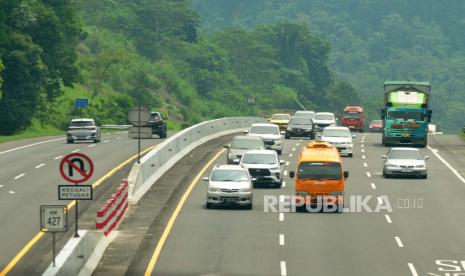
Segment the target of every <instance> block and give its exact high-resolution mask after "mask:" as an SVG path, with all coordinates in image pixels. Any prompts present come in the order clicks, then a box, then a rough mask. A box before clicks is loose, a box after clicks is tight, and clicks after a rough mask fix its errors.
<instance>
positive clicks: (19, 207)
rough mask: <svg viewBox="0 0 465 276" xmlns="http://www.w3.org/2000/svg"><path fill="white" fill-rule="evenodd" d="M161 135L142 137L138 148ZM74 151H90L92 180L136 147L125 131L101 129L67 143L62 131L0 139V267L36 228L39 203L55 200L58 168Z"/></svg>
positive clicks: (12, 256)
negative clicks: (96, 139)
mask: <svg viewBox="0 0 465 276" xmlns="http://www.w3.org/2000/svg"><path fill="white" fill-rule="evenodd" d="M160 141H162V140H161V139H146V140H142V149H146V148H148V147H150V146H153V145H155V144H158V143H159V142H160ZM72 152H79V153H83V154H86V155H88V156H90V157H91V159H92V160H93V162H94V166H95V172H94V175H93V177H92V178H91V179H90V180H89V181H87V183H85V184H92V183H95V181H96V180H98V179H100V178H102V177H103V176H104V175H105V174H107V173H108V172H109V171H111V170H112V169H113V168H115V167H116V166H118V165H119V164H120V163H122V162H123V161H125V160H127V159H129V158H130V157H131V156H134V155H135V154H136V153H137V140H135V139H129V138H128V134H127V132H121V131H120V132H113V133H103V134H102V140H101V143H97V144H94V143H86V142H79V143H75V144H66V141H65V139H64V136H61V137H48V138H36V139H28V140H22V141H15V142H9V143H4V144H0V167H1V168H2V169H1V170H0V222H1V223H0V252H1V254H0V271H2V270H3V269H4V268H5V266H6V265H7V264H8V263H9V262H10V261H11V260H12V259H13V258H14V257H15V256H16V254H17V253H18V252H19V251H20V250H21V249H22V248H23V247H24V246H25V245H26V244H27V243H28V242H29V241H30V240H31V239H32V238H33V237H34V236H36V234H37V233H38V232H39V207H40V205H43V204H68V203H69V202H66V201H59V200H58V195H57V185H59V184H68V183H66V182H65V181H64V180H63V179H62V178H61V176H60V174H59V168H58V167H59V163H60V161H61V160H62V158H63V156H65V155H66V154H69V153H72Z"/></svg>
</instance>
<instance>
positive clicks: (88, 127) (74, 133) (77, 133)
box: [66, 118, 101, 144]
mask: <svg viewBox="0 0 465 276" xmlns="http://www.w3.org/2000/svg"><path fill="white" fill-rule="evenodd" d="M100 139H101V134H100V128H99V127H98V126H97V124H96V123H95V121H94V119H86V118H82V119H72V120H71V122H70V123H69V125H68V130H67V131H66V142H67V143H68V144H72V143H74V141H79V140H92V141H94V143H98V142H100Z"/></svg>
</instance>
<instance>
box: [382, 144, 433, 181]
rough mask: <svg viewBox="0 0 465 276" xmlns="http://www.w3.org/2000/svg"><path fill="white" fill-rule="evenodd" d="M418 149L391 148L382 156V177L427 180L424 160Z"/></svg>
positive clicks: (426, 157) (424, 157)
mask: <svg viewBox="0 0 465 276" xmlns="http://www.w3.org/2000/svg"><path fill="white" fill-rule="evenodd" d="M428 158H429V157H428V156H424V155H423V154H422V153H421V151H420V150H419V149H416V148H404V147H396V148H391V149H390V150H389V151H388V152H387V154H386V155H383V159H384V164H383V176H384V177H386V178H389V177H391V176H396V175H397V176H416V177H420V178H427V176H428V173H427V165H426V160H427V159H428Z"/></svg>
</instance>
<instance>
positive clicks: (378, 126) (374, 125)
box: [368, 120, 383, 132]
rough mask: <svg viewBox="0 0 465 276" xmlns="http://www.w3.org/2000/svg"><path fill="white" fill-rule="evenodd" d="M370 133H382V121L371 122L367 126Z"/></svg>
mask: <svg viewBox="0 0 465 276" xmlns="http://www.w3.org/2000/svg"><path fill="white" fill-rule="evenodd" d="M368 128H369V129H370V132H382V131H383V121H382V120H373V121H371V122H370V124H369V125H368Z"/></svg>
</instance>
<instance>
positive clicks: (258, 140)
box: [224, 135, 265, 164]
mask: <svg viewBox="0 0 465 276" xmlns="http://www.w3.org/2000/svg"><path fill="white" fill-rule="evenodd" d="M224 147H225V148H227V149H228V154H227V157H226V159H227V162H228V164H239V162H240V161H241V158H242V155H244V153H245V152H246V151H248V150H264V149H265V142H264V141H263V138H262V137H259V136H250V135H242V136H236V137H234V138H233V139H232V142H231V144H228V145H224Z"/></svg>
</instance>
